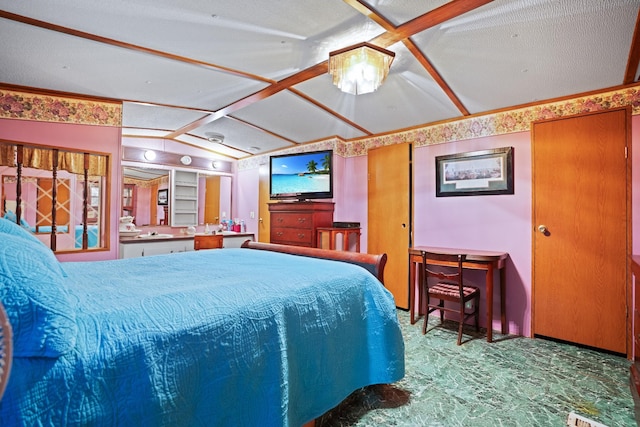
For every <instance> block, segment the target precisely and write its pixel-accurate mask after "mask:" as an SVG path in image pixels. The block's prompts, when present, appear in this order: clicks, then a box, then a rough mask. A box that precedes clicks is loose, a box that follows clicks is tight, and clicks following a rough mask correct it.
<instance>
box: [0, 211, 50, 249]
mask: <svg viewBox="0 0 640 427" xmlns="http://www.w3.org/2000/svg"><path fill="white" fill-rule="evenodd" d="M9 212H11V211H7V213H6V214H5V216H4V218H0V233H6V234H11V235H12V236H17V237H22V238H23V239H27V240H31V241H33V242H38V243H40V244H43V243H42V242H41V241H40V240H38V238H37V237H36V236H35V235H34V234H33V233H32V232H30V231H29V230H27V229H25V228H23V227H20V226H19V225H18V224H16V216H15V214H14V215H13V220H11V219H9V218H7V215H8V214H9Z"/></svg>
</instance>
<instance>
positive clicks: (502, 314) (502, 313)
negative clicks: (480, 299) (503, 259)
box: [500, 267, 509, 335]
mask: <svg viewBox="0 0 640 427" xmlns="http://www.w3.org/2000/svg"><path fill="white" fill-rule="evenodd" d="M505 276H506V273H505V268H504V267H502V268H501V269H500V322H501V323H502V334H503V335H506V334H508V333H509V330H508V328H507V310H506V303H505V299H506V298H505V294H506V290H505V288H504V287H505V280H506V279H505Z"/></svg>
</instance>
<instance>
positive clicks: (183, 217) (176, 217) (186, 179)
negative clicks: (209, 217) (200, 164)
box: [170, 169, 198, 227]
mask: <svg viewBox="0 0 640 427" xmlns="http://www.w3.org/2000/svg"><path fill="white" fill-rule="evenodd" d="M171 189H172V191H171V204H170V208H171V226H172V227H180V226H189V225H197V224H198V172H189V171H181V170H175V169H174V170H172V171H171Z"/></svg>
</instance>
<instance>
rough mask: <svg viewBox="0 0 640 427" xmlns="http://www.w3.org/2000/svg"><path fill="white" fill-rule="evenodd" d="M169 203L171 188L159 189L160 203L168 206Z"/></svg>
mask: <svg viewBox="0 0 640 427" xmlns="http://www.w3.org/2000/svg"><path fill="white" fill-rule="evenodd" d="M168 204H169V189H168V188H165V189H163V190H158V205H160V206H167V205H168Z"/></svg>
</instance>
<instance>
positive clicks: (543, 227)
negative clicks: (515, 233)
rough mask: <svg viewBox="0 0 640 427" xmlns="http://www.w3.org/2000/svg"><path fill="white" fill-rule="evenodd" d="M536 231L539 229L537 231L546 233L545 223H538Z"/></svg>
mask: <svg viewBox="0 0 640 427" xmlns="http://www.w3.org/2000/svg"><path fill="white" fill-rule="evenodd" d="M538 231H539V232H541V233H542V234H546V233H547V231H548V230H547V226H546V225H543V224H540V225H539V226H538Z"/></svg>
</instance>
